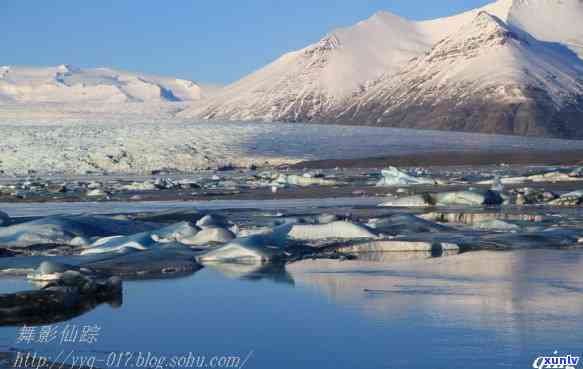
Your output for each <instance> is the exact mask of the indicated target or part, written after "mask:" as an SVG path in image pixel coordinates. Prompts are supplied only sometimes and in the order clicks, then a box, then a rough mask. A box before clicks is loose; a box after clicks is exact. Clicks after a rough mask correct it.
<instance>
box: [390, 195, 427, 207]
mask: <svg viewBox="0 0 583 369" xmlns="http://www.w3.org/2000/svg"><path fill="white" fill-rule="evenodd" d="M434 205H435V203H434V199H433V198H432V197H431V196H430V195H429V194H424V195H413V196H406V197H400V198H398V199H394V200H390V201H387V202H385V203H382V204H380V205H379V206H384V207H396V208H407V207H412V208H423V207H428V206H434Z"/></svg>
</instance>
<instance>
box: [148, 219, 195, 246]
mask: <svg viewBox="0 0 583 369" xmlns="http://www.w3.org/2000/svg"><path fill="white" fill-rule="evenodd" d="M198 232H199V229H198V228H197V227H193V226H192V225H190V223H188V222H180V223H175V224H172V225H169V226H167V227H163V228H160V229H156V230H154V231H152V232H151V233H152V238H154V239H156V240H157V241H158V242H175V241H176V242H181V241H182V240H183V239H188V238H192V237H193V236H195V235H196V234H197V233H198Z"/></svg>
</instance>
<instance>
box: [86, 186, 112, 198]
mask: <svg viewBox="0 0 583 369" xmlns="http://www.w3.org/2000/svg"><path fill="white" fill-rule="evenodd" d="M85 195H86V196H87V197H100V196H106V195H107V193H106V192H105V191H103V190H102V189H101V188H95V189H93V190H89V191H87V193H86V194H85Z"/></svg>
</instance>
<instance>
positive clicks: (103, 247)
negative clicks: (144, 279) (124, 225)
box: [81, 222, 198, 255]
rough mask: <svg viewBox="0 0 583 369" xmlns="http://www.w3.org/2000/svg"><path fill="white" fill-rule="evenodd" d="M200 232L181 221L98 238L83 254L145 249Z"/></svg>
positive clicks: (185, 238)
mask: <svg viewBox="0 0 583 369" xmlns="http://www.w3.org/2000/svg"><path fill="white" fill-rule="evenodd" d="M197 233H198V228H195V227H193V226H191V225H190V224H189V223H188V222H180V223H176V224H172V225H169V226H167V227H163V228H160V229H156V230H153V231H148V232H141V233H137V234H134V235H130V236H113V237H105V238H101V239H98V240H97V241H95V242H94V243H93V244H91V246H89V247H87V248H85V249H84V250H83V251H82V252H81V255H90V254H101V253H108V252H127V251H130V250H128V249H133V250H138V251H143V250H146V249H149V248H151V247H154V246H157V245H158V244H164V243H171V242H179V243H180V242H182V241H183V240H188V239H191V238H192V237H194V236H196V234H197Z"/></svg>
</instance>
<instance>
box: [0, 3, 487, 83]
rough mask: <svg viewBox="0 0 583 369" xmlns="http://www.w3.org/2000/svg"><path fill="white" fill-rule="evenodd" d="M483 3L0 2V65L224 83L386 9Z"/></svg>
mask: <svg viewBox="0 0 583 369" xmlns="http://www.w3.org/2000/svg"><path fill="white" fill-rule="evenodd" d="M491 1H492V0H394V1H391V0H287V1H283V0H176V1H172V0H171V1H161V0H158V1H154V0H98V1H80V0H54V1H46V0H1V1H0V34H1V35H2V37H1V38H0V44H1V45H2V46H1V50H2V52H1V54H2V56H1V58H0V65H29V66H48V65H59V64H72V65H75V66H78V67H82V68H84V67H85V68H89V67H101V66H103V67H115V68H119V69H125V70H129V71H134V72H142V73H151V74H160V75H167V76H176V77H180V78H185V79H191V80H194V81H197V82H200V83H207V84H208V83H216V84H226V83H230V82H233V81H235V80H237V79H239V78H241V77H243V76H244V75H246V74H248V73H250V72H253V71H255V70H257V69H259V68H261V67H262V66H264V65H266V64H268V63H269V62H271V61H273V60H275V59H276V58H277V57H279V56H280V55H281V54H283V53H285V52H288V51H291V50H296V49H300V48H303V47H305V46H307V45H309V44H311V43H313V42H316V41H318V40H319V39H320V38H322V37H323V36H324V35H326V34H327V33H329V32H330V31H331V30H333V29H334V28H339V27H346V26H350V25H353V24H355V23H357V22H358V21H361V20H364V19H366V18H368V17H370V16H371V15H372V14H374V13H375V12H377V11H379V10H386V11H390V12H393V13H395V14H398V15H400V16H403V17H406V18H410V19H416V20H421V19H431V18H437V17H442V16H447V15H452V14H455V13H459V12H461V11H464V10H469V9H472V8H476V7H479V6H483V5H485V4H487V3H489V2H491Z"/></svg>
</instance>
